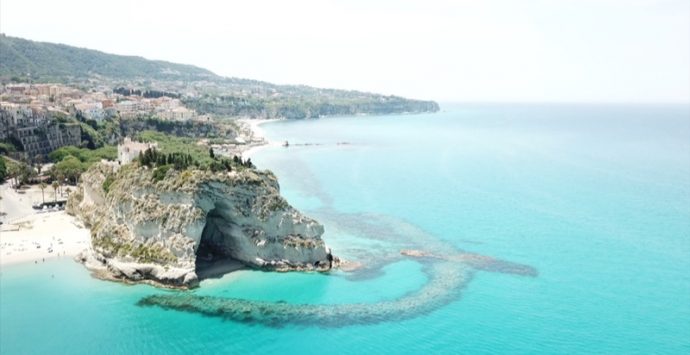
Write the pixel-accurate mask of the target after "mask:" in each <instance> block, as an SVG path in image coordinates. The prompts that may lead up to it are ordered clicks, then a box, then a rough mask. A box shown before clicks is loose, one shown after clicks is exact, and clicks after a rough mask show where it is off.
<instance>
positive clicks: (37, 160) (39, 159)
mask: <svg viewBox="0 0 690 355" xmlns="http://www.w3.org/2000/svg"><path fill="white" fill-rule="evenodd" d="M33 163H34V165H35V166H36V170H37V171H38V174H39V175H40V174H41V169H43V165H42V164H43V156H42V155H40V154H36V156H35V157H34V159H33Z"/></svg>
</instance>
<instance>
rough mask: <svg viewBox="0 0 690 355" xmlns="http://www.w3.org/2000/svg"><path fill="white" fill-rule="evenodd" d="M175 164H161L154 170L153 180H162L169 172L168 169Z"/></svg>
mask: <svg viewBox="0 0 690 355" xmlns="http://www.w3.org/2000/svg"><path fill="white" fill-rule="evenodd" d="M173 167H174V166H173V165H170V164H166V165H161V166H159V167H157V168H156V170H154V171H153V180H154V181H162V180H163V179H165V175H166V174H167V173H168V170H170V169H172V168H173Z"/></svg>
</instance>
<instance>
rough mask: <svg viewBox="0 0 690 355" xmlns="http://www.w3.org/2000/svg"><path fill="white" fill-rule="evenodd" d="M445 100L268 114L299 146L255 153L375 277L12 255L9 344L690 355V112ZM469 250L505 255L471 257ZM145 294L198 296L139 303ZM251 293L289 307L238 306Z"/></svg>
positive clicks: (7, 274) (265, 302)
mask: <svg viewBox="0 0 690 355" xmlns="http://www.w3.org/2000/svg"><path fill="white" fill-rule="evenodd" d="M443 108H444V111H443V112H441V113H438V114H433V115H416V116H386V117H353V118H332V119H322V120H318V121H299V122H278V123H272V124H268V125H265V126H264V129H265V131H266V132H267V134H268V135H269V138H270V139H273V140H278V141H283V140H286V139H287V140H288V141H289V142H290V143H291V146H290V147H289V148H282V147H280V148H267V149H264V150H262V151H260V152H259V153H257V155H256V156H254V157H253V158H252V160H253V161H254V162H255V163H256V164H257V165H258V166H260V167H265V168H270V169H272V170H273V171H274V172H275V173H276V174H277V175H278V177H279V180H280V183H281V188H282V192H283V194H284V195H285V196H286V198H287V199H288V201H290V203H292V204H293V205H294V206H296V207H297V208H299V209H301V210H303V211H304V212H306V213H308V214H309V215H311V216H313V217H315V218H317V219H318V220H320V221H321V222H323V223H324V224H325V226H326V235H325V236H324V238H326V241H327V242H328V243H329V245H331V246H332V247H333V249H334V252H335V253H336V254H337V255H340V256H342V257H344V258H346V259H350V260H355V261H361V262H363V263H364V264H365V266H366V267H365V269H364V270H363V271H360V272H357V273H351V274H348V273H342V272H338V273H334V274H331V275H324V274H298V273H290V274H275V273H264V272H259V271H239V272H235V273H232V274H230V275H227V276H225V277H224V278H222V279H211V280H207V281H205V282H204V283H203V284H202V287H201V288H199V289H197V290H195V291H193V292H188V293H180V292H171V291H162V290H157V289H154V288H151V287H148V286H125V285H121V284H116V283H110V282H104V281H98V280H95V279H92V278H90V277H89V275H88V272H86V271H85V270H84V269H83V268H82V267H81V266H80V265H77V264H75V263H73V262H71V261H69V260H61V261H54V262H46V263H45V264H39V265H33V264H30V265H21V266H10V267H6V268H3V270H2V275H1V276H0V352H1V353H3V354H4V353H8V354H11V353H55V352H62V353H94V352H99V353H102V352H105V353H115V354H118V353H131V352H138V353H189V352H193V351H207V352H208V351H212V352H230V351H253V352H266V351H268V352H278V351H281V352H285V351H289V352H298V351H299V352H303V353H322V352H326V351H327V352H335V353H380V352H386V353H421V352H437V353H457V352H472V353H482V352H487V353H494V352H519V353H527V352H530V353H534V352H539V353H565V352H568V353H591V352H607V353H650V352H654V353H688V352H690V340H688V339H690V338H689V337H687V334H690V303H689V302H687V299H688V296H690V275H688V273H687V270H690V258H688V255H690V108H688V107H681V106H603V105H596V106H573V105H544V106H526V105H523V106H479V105H477V106H467V105H465V106H453V105H444V106H443ZM343 142H347V143H349V144H337V143H343ZM305 143H308V144H312V145H303V146H301V145H298V144H305ZM315 144H320V145H315ZM406 248H415V249H425V250H430V251H432V252H433V253H435V254H442V256H443V257H445V258H446V259H438V260H437V259H434V260H428V259H415V258H406V257H403V256H401V255H400V253H399V251H400V249H406ZM463 253H465V254H463ZM467 253H470V254H467ZM471 253H476V254H480V255H486V256H489V257H493V258H496V259H491V260H495V261H496V263H493V264H491V265H492V266H491V267H486V265H484V266H483V267H482V265H477V264H476V263H474V264H473V263H471V262H468V261H467V259H466V258H465V259H462V258H461V259H458V258H457V256H458V255H476V254H471ZM453 256H455V257H456V258H455V259H453V258H452V257H453ZM448 258H450V259H448ZM525 268H527V269H525ZM515 270H522V271H524V270H534V273H532V274H530V273H525V272H512V273H511V271H515ZM485 271H491V272H485ZM506 272H509V273H506ZM455 277H457V278H455ZM434 280H438V281H444V282H448V281H449V280H450V281H453V282H450V283H446V284H440V283H439V284H436V283H434ZM429 289H430V290H431V291H433V292H438V293H425V292H426V291H425V290H429ZM420 294H421V295H422V296H425V295H426V296H431V297H417V298H415V297H416V296H419V295H420ZM151 295H155V296H156V297H160V299H165V300H167V301H176V302H180V304H182V305H184V306H189V305H190V304H191V305H196V306H198V307H196V308H193V309H188V310H187V311H186V312H179V311H175V310H165V309H162V308H160V307H157V306H155V305H154V307H141V306H140V305H141V303H142V300H146V299H150V296H151ZM147 297H148V298H147ZM410 299H413V300H415V302H412V303H405V304H403V305H402V307H400V308H394V309H393V310H392V311H391V312H384V311H385V310H381V311H377V312H378V313H376V314H374V315H372V313H371V312H370V311H371V309H372V307H376V305H379V304H394V303H396V302H398V303H400V300H403V302H406V301H405V300H408V301H409V300H410ZM240 300H242V301H240ZM237 302H240V303H241V304H239V305H238V304H236V303H237ZM242 302H248V303H242ZM329 304H331V305H337V306H334V307H327V308H326V309H325V310H324V309H322V310H321V311H314V309H316V308H318V307H322V306H320V305H329ZM353 304H354V305H358V306H357V307H359V308H356V309H353V308H349V309H350V310H351V311H350V312H347V317H344V316H342V315H340V316H337V317H334V316H332V315H329V312H334V311H333V310H334V309H336V310H337V309H346V308H345V307H350V306H351V305H353ZM257 305H261V307H263V308H261V309H264V310H266V309H267V310H269V312H277V313H271V314H272V315H271V317H273V318H275V317H276V314H277V315H278V316H280V315H287V318H288V321H281V320H280V317H278V319H277V320H275V319H274V320H273V321H271V319H272V318H271V317H266V316H265V315H264V314H258V313H251V314H252V317H248V318H243V319H240V318H238V317H237V316H235V314H238V313H237V311H238V309H242V307H245V308H246V309H249V310H250V311H251V312H254V311H256V309H254V308H252V307H257ZM397 305H398V306H400V304H397ZM173 308H174V307H173ZM219 309H222V312H219V311H218V310H219ZM209 310H212V312H209ZM204 312H205V313H204ZM239 314H246V313H241V312H240V313H239ZM305 314H309V315H307V316H305ZM381 314H385V315H386V316H385V317H382V316H381ZM289 320H292V321H289ZM298 320H301V321H298Z"/></svg>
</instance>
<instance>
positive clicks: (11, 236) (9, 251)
mask: <svg viewBox="0 0 690 355" xmlns="http://www.w3.org/2000/svg"><path fill="white" fill-rule="evenodd" d="M274 121H277V120H264V119H251V120H250V119H244V120H241V123H242V125H243V127H244V128H245V130H244V132H242V133H243V134H242V138H243V139H244V140H245V141H246V142H247V143H248V144H247V146H246V147H247V149H244V150H243V151H242V156H243V157H244V158H245V159H246V158H249V157H251V155H252V154H254V153H256V152H257V151H258V150H259V149H262V148H263V147H267V146H271V145H275V144H280V143H278V142H269V141H267V140H266V139H265V136H264V132H263V130H262V129H261V125H262V124H264V123H267V122H274ZM72 189H73V188H72ZM0 196H1V197H2V199H1V200H0V221H2V222H3V224H2V225H0V266H4V265H9V264H17V263H32V262H39V263H40V262H43V261H44V260H48V259H50V258H56V257H71V256H74V255H76V254H78V253H79V252H81V251H82V250H84V249H86V248H87V247H88V246H89V241H90V233H89V230H88V229H87V228H84V227H83V226H82V225H81V223H80V222H78V221H77V220H76V219H75V218H74V217H72V216H70V215H68V214H67V213H65V212H64V211H36V210H34V209H33V208H32V205H34V204H37V203H41V202H43V201H52V200H54V199H55V198H57V199H64V198H66V197H67V196H66V195H60V193H58V194H57V196H55V191H54V190H53V189H52V188H50V187H48V188H46V189H45V190H44V191H41V190H40V188H39V187H38V186H31V187H29V188H27V189H21V190H18V191H17V190H14V189H12V188H11V187H10V185H9V183H5V184H2V185H0Z"/></svg>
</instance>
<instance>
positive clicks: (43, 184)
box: [38, 182, 48, 204]
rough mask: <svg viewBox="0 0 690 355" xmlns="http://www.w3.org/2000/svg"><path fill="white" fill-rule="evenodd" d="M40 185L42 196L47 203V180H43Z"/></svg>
mask: <svg viewBox="0 0 690 355" xmlns="http://www.w3.org/2000/svg"><path fill="white" fill-rule="evenodd" d="M38 187H40V188H41V197H43V204H45V203H46V194H45V189H46V187H48V185H46V183H45V182H41V184H40V185H38Z"/></svg>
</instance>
